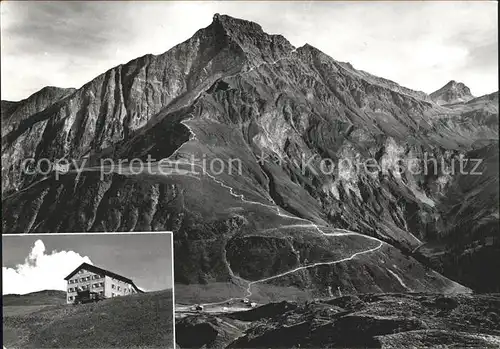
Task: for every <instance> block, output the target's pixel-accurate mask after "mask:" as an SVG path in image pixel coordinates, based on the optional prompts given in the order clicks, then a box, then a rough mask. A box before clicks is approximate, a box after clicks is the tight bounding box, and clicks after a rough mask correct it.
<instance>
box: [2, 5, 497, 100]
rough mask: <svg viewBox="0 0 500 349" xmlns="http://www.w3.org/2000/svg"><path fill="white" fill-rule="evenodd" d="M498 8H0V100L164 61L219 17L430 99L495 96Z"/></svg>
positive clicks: (77, 84)
mask: <svg viewBox="0 0 500 349" xmlns="http://www.w3.org/2000/svg"><path fill="white" fill-rule="evenodd" d="M497 7H498V4H497V2H496V1H458V2H454V1H444V2H434V1H430V2H427V1H410V2H396V1H388V2H327V1H317V2H311V1H309V2H300V1H293V2H285V1H279V2H266V1H253V2H244V1H232V2H228V1H215V2H211V1H206V2H195V1H189V2H175V1H165V2H161V1H151V2H149V1H138V2H121V1H109V2H105V1H96V2H93V1H89V2H76V1H71V2H63V1H55V2H41V1H37V2H29V1H2V2H1V35H2V38H1V39H2V40H1V48H2V53H1V58H2V64H1V87H2V88H1V91H2V92H1V93H2V95H1V98H2V99H6V100H13V101H15V100H20V99H23V98H26V97H28V96H29V95H31V94H32V93H34V92H36V91H38V90H40V89H41V88H42V87H44V86H48V85H50V86H58V87H75V88H80V87H81V86H82V85H83V84H84V83H86V82H88V81H90V80H91V79H93V78H94V77H96V76H97V75H99V74H101V73H103V72H105V71H106V70H108V69H110V68H112V67H114V66H116V65H119V64H122V63H126V62H128V61H130V60H131V59H134V58H136V57H139V56H143V55H145V54H148V53H153V54H160V53H163V52H165V51H167V50H168V49H170V48H171V47H173V46H174V45H176V44H178V43H180V42H182V41H184V40H186V39H188V38H189V37H191V36H192V35H193V34H194V33H195V32H196V30H198V29H200V28H204V27H206V26H208V25H209V24H210V23H211V21H212V18H213V15H214V14H215V13H220V14H228V15H231V16H233V17H238V18H243V19H247V20H252V21H254V22H257V23H259V24H261V25H262V27H263V29H264V30H265V31H266V32H268V33H272V34H282V35H283V36H284V37H286V38H287V39H288V40H289V41H290V42H291V43H292V44H293V45H294V46H302V45H304V44H305V43H309V44H310V45H312V46H315V47H316V48H318V49H320V50H322V51H323V52H325V53H327V54H328V55H330V56H331V57H333V58H334V59H336V60H339V61H344V62H350V63H351V64H353V66H354V67H355V68H357V69H361V70H365V71H367V72H369V73H371V74H374V75H378V76H381V77H384V78H387V79H390V80H393V81H396V82H397V83H399V84H401V85H403V86H406V87H409V88H412V89H415V90H421V91H424V92H427V93H430V92H433V91H435V90H437V89H439V88H440V87H442V86H443V85H445V84H446V83H447V82H448V81H450V80H456V81H460V82H463V83H465V84H466V85H467V86H469V88H470V89H471V92H472V94H474V95H476V96H480V95H483V94H486V93H491V92H494V91H497V90H498V34H497V28H498V18H497Z"/></svg>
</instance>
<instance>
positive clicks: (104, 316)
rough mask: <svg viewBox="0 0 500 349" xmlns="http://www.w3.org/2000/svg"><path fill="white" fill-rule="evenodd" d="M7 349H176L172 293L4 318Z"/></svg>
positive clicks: (125, 297)
mask: <svg viewBox="0 0 500 349" xmlns="http://www.w3.org/2000/svg"><path fill="white" fill-rule="evenodd" d="M3 330H4V335H5V337H4V345H5V346H6V347H7V348H95V347H106V348H125V347H126V348H158V347H163V348H173V347H174V345H173V304H172V291H171V290H166V291H158V292H152V293H146V294H138V295H132V296H124V297H116V298H113V299H107V300H103V301H101V302H99V303H91V304H83V305H79V306H74V305H66V304H64V305H59V306H49V307H45V308H43V309H39V310H36V311H34V312H31V313H27V314H21V315H18V314H12V315H10V314H4V322H3Z"/></svg>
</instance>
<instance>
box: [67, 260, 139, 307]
mask: <svg viewBox="0 0 500 349" xmlns="http://www.w3.org/2000/svg"><path fill="white" fill-rule="evenodd" d="M64 279H65V280H66V281H67V289H66V303H68V304H72V303H73V302H74V301H75V297H76V294H77V292H78V291H85V290H89V291H90V292H96V293H98V294H100V295H101V296H104V297H105V298H113V297H118V296H127V295H131V294H135V293H143V291H142V290H140V289H139V288H138V287H137V286H136V285H135V284H134V282H133V281H132V280H130V279H129V278H126V277H124V276H121V275H118V274H116V273H113V272H111V271H109V270H106V269H102V268H99V267H96V266H94V265H91V264H87V263H83V264H81V265H80V266H79V267H78V268H76V269H75V270H74V271H73V272H72V273H71V274H69V275H68V276H66V277H65V278H64Z"/></svg>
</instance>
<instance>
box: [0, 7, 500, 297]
mask: <svg viewBox="0 0 500 349" xmlns="http://www.w3.org/2000/svg"><path fill="white" fill-rule="evenodd" d="M1 119H2V228H3V231H4V232H55V233H57V232H91V231H92V232H112V231H151V230H171V231H173V232H174V248H175V280H176V283H178V284H183V285H187V286H188V287H189V286H190V285H197V286H196V287H198V286H199V285H203V287H202V289H203V290H204V291H203V292H201V293H200V295H199V298H200V301H203V300H208V299H212V298H213V297H214V295H213V291H211V290H213V289H214V288H212V287H217V288H220V287H223V288H225V289H226V290H232V291H231V292H232V293H234V294H233V296H234V297H243V296H245V295H246V296H250V297H257V298H259V299H261V300H262V301H264V300H266V299H268V300H269V299H272V300H279V299H280V296H279V295H280V294H281V293H280V292H279V291H278V290H289V289H293V290H294V291H293V292H294V293H295V294H304V296H305V297H306V298H307V297H308V298H314V297H320V296H328V295H331V294H332V290H333V291H335V292H337V290H338V291H340V292H342V293H344V294H346V293H349V294H356V293H366V292H439V293H452V292H470V291H471V290H474V291H476V292H492V291H499V290H500V279H498V278H492V277H491V271H488V270H494V268H495V267H500V264H499V263H500V262H499V260H498V258H495V256H498V253H499V252H500V251H499V249H500V244H499V240H498V236H499V234H498V218H499V214H498V149H497V147H498V92H495V93H492V94H490V95H486V96H481V97H473V96H472V95H471V93H470V90H469V89H468V88H467V87H466V86H465V85H464V84H461V83H456V82H455V81H451V82H450V83H448V84H446V85H445V86H444V87H443V88H441V89H439V90H438V91H436V92H434V93H431V94H430V95H427V94H425V93H424V92H421V91H414V90H411V89H409V88H406V87H403V86H400V85H398V84H397V83H395V82H393V81H390V80H387V79H383V78H380V77H376V76H373V75H371V74H369V73H367V72H364V71H360V70H357V69H355V68H354V67H353V66H352V65H351V64H349V63H344V62H339V61H336V60H335V59H333V58H331V57H329V56H328V55H326V54H325V53H323V52H321V51H320V50H319V49H317V48H315V47H312V46H310V45H308V44H306V45H304V46H302V47H294V46H293V45H292V44H291V43H290V42H288V41H287V40H286V39H285V38H284V37H283V36H281V35H271V34H267V33H265V32H264V31H263V30H262V28H261V27H260V26H259V25H258V24H256V23H253V22H249V21H245V20H241V19H236V18H232V17H229V16H225V15H219V14H216V15H215V16H214V18H213V22H212V23H211V24H210V25H209V26H208V27H206V28H203V29H200V30H199V31H197V32H196V33H195V34H194V35H193V36H192V37H191V38H190V39H188V40H186V41H185V42H183V43H180V44H179V45H177V46H175V47H173V48H172V49H170V50H168V51H167V52H165V53H164V54H160V55H145V56H143V57H140V58H137V59H134V60H132V61H130V62H128V63H126V64H123V65H119V66H117V67H114V68H112V69H110V70H108V71H106V72H105V73H103V74H101V75H99V76H98V77H96V78H95V79H93V80H91V81H89V82H88V83H86V84H85V85H84V86H82V87H81V88H79V89H62V88H57V87H46V88H44V89H42V90H40V91H39V92H37V93H35V94H33V95H32V96H30V97H28V98H27V99H25V100H22V101H19V102H10V101H2V115H1ZM29 158H33V159H34V160H35V161H34V162H32V163H30V167H29V170H33V169H34V164H35V163H36V161H38V160H41V159H48V160H49V161H52V162H54V161H59V160H60V159H67V160H69V161H70V162H72V167H71V169H70V170H69V171H68V172H63V173H59V172H55V171H49V169H47V171H45V170H46V168H45V167H47V166H49V165H48V163H45V165H44V166H45V167H44V166H40V168H39V169H41V170H42V171H41V172H44V173H43V174H41V173H40V171H38V173H35V172H36V171H33V173H31V174H29V173H26V171H24V172H23V171H21V168H22V166H23V162H25V160H26V159H29ZM461 158H466V159H480V160H481V161H480V163H479V164H477V167H476V162H474V161H468V162H467V163H466V164H465V169H467V173H458V174H457V173H456V171H452V170H450V169H451V167H452V166H453V164H455V163H457V161H459V160H460V159H461ZM110 159H112V160H114V161H118V160H125V159H126V160H128V161H129V162H128V163H127V164H132V163H133V162H134V161H133V160H134V159H141V160H142V161H145V162H146V163H148V164H150V165H151V166H152V167H153V168H154V169H155V170H156V172H155V173H151V172H150V171H137V172H135V171H134V169H135V168H134V169H130V168H129V169H128V170H124V171H120V170H121V169H122V167H118V168H115V169H114V170H113V171H108V173H106V174H104V175H103V174H102V173H101V172H100V170H101V169H104V167H103V166H101V165H102V162H103V161H108V162H107V163H108V164H109V160H110ZM160 159H169V160H170V161H171V162H175V163H176V164H179V163H180V164H181V165H180V166H181V168H182V169H187V168H189V169H190V171H189V173H188V174H182V173H177V172H174V173H169V174H167V175H165V174H161V173H159V170H160V169H161V168H162V165H161V164H160V163H159V160H160ZM235 159H237V160H238V163H239V164H240V166H239V168H238V173H237V174H235V173H229V172H228V171H219V170H220V167H221V166H222V164H223V166H224V167H225V168H226V169H227V167H228V166H229V165H230V164H232V163H235V162H234V160H235ZM326 159H327V160H328V161H325V160H326ZM415 159H417V160H419V161H417V165H416V166H417V168H419V169H420V170H422V169H424V168H425V169H426V171H412V170H411V169H410V168H404V169H403V171H400V169H399V167H398V164H399V163H400V162H401V161H402V162H403V163H408V162H411V161H413V160H415ZM202 160H203V161H205V163H210V164H218V165H217V166H218V167H217V168H212V167H210V166H209V167H208V168H206V167H204V166H203V161H202ZM342 161H344V162H348V163H351V164H352V163H366V162H367V161H372V163H373V161H374V162H375V164H377V165H381V167H382V170H380V171H376V172H369V171H362V170H361V171H360V170H359V169H357V168H354V167H352V166H347V167H341V166H333V168H332V166H330V167H328V166H327V167H328V169H327V170H326V171H325V164H326V163H330V164H331V163H333V164H337V163H338V164H340V163H341V162H342ZM478 162H479V161H478ZM304 165H305V166H304ZM382 165H383V166H382ZM80 166H83V167H82V168H83V169H84V170H77V169H78V168H80ZM429 168H430V169H429ZM106 169H107V170H109V166H108V167H106ZM462 172H463V171H462ZM471 172H481V174H480V175H471V174H470V173H471ZM485 265H488V268H485ZM491 268H493V269H491ZM220 294H221V297H222V295H223V294H224V293H220ZM284 294H285V293H283V295H284ZM283 297H285V296H283ZM283 297H281V298H283ZM219 300H223V299H219Z"/></svg>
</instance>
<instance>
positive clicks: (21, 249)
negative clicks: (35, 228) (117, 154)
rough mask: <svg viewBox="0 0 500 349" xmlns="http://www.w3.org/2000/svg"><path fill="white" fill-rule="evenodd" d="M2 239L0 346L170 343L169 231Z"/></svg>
mask: <svg viewBox="0 0 500 349" xmlns="http://www.w3.org/2000/svg"><path fill="white" fill-rule="evenodd" d="M2 243H3V248H2V249H3V250H2V255H3V259H2V295H3V346H4V348H7V349H13V348H174V347H175V345H174V343H175V338H174V336H175V331H174V306H173V304H174V293H173V285H174V282H173V249H172V246H173V244H172V233H170V232H154V233H95V234H93V233H85V234H83V233H82V234H80V233H70V234H12V235H3V236H2Z"/></svg>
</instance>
